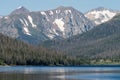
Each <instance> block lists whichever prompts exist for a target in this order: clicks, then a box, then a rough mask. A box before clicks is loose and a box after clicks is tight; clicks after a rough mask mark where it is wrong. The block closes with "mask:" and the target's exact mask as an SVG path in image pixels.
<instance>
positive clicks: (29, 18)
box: [28, 15, 37, 28]
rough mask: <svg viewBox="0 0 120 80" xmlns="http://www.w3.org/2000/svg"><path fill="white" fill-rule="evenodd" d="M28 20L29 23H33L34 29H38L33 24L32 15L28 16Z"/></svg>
mask: <svg viewBox="0 0 120 80" xmlns="http://www.w3.org/2000/svg"><path fill="white" fill-rule="evenodd" d="M28 20H29V22H30V23H31V25H32V27H33V28H36V26H37V25H35V24H34V23H33V19H32V17H31V16H30V15H28Z"/></svg>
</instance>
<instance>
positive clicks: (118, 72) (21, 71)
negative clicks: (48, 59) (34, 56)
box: [0, 66, 120, 80]
mask: <svg viewBox="0 0 120 80" xmlns="http://www.w3.org/2000/svg"><path fill="white" fill-rule="evenodd" d="M0 80H120V67H100V66H98V67H95V66H93V67H92V66H90V67H89V66H87V67H38V66H37V67H35V66H6V67H3V66H1V67H0Z"/></svg>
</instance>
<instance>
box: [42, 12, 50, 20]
mask: <svg viewBox="0 0 120 80" xmlns="http://www.w3.org/2000/svg"><path fill="white" fill-rule="evenodd" d="M41 14H42V15H44V16H45V17H46V19H47V21H50V20H49V18H48V17H47V14H46V13H45V12H41Z"/></svg>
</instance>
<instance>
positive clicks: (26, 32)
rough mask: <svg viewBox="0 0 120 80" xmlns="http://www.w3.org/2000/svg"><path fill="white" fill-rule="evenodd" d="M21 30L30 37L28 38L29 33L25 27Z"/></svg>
mask: <svg viewBox="0 0 120 80" xmlns="http://www.w3.org/2000/svg"><path fill="white" fill-rule="evenodd" d="M23 29H24V32H25V34H27V35H30V36H31V34H30V32H29V30H28V28H27V27H24V28H23Z"/></svg>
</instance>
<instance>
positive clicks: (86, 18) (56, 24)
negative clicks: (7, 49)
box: [0, 6, 119, 44]
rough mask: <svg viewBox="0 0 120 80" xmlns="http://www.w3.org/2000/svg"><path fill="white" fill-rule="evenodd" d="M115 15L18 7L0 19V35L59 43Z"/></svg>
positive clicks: (99, 11)
mask: <svg viewBox="0 0 120 80" xmlns="http://www.w3.org/2000/svg"><path fill="white" fill-rule="evenodd" d="M118 13H119V12H118V11H114V10H110V9H106V8H103V7H100V8H96V9H93V10H91V11H88V12H87V13H85V14H83V13H82V12H79V11H78V10H76V9H74V8H72V7H64V6H60V7H58V8H56V9H52V10H47V11H36V12H34V11H29V10H28V9H26V8H25V7H23V6H21V7H18V8H17V9H16V10H14V11H12V12H11V13H10V14H9V15H7V16H1V17H0V33H2V34H4V35H7V36H9V37H12V38H16V39H20V40H22V41H25V42H27V43H30V44H40V43H42V42H44V41H46V40H56V39H57V40H61V39H66V38H69V37H71V36H74V35H78V34H82V33H84V32H87V31H89V30H91V29H92V28H94V27H95V26H96V25H99V24H102V23H104V22H107V21H109V20H110V19H112V18H113V17H114V16H115V15H116V14H118Z"/></svg>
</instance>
